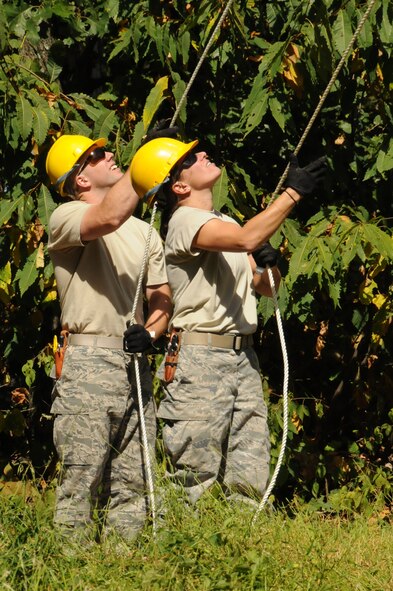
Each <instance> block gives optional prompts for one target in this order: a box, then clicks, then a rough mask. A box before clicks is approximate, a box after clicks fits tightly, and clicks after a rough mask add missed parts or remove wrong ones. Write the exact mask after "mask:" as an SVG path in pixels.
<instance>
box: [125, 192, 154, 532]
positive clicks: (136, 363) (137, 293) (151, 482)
mask: <svg viewBox="0 0 393 591" xmlns="http://www.w3.org/2000/svg"><path fill="white" fill-rule="evenodd" d="M156 210H157V204H156V203H154V205H153V209H152V214H151V220H150V224H149V230H148V233H147V237H146V245H145V250H144V253H143V258H142V264H141V268H140V271H139V278H138V283H137V286H136V290H135V297H134V303H133V306H132V311H131V319H130V324H134V321H135V314H136V310H137V307H138V302H139V297H140V294H141V292H142V282H143V278H144V276H145V270H146V266H147V260H148V255H149V248H150V241H151V235H152V232H153V223H154V218H155V215H156ZM139 355H140V354H138V353H134V354H133V355H132V357H133V359H134V369H135V380H136V384H137V393H138V405H139V421H140V424H141V435H142V449H143V454H144V458H145V464H146V477H147V485H148V489H149V501H150V503H149V506H150V512H151V519H152V524H153V536H154V537H155V536H156V533H157V520H156V500H155V494H154V480H153V473H152V469H151V459H150V448H149V442H148V440H147V434H146V421H145V413H144V411H143V398H142V387H141V378H140V371H139Z"/></svg>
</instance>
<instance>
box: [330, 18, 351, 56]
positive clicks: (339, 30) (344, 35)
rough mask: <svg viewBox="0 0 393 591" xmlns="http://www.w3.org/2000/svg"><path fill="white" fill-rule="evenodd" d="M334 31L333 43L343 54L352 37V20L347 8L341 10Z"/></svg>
mask: <svg viewBox="0 0 393 591" xmlns="http://www.w3.org/2000/svg"><path fill="white" fill-rule="evenodd" d="M332 33H333V44H334V46H335V48H336V49H337V51H338V52H339V54H340V55H342V54H343V53H344V51H345V49H346V48H347V46H348V44H349V42H350V40H351V38H352V27H351V20H350V17H349V15H348V12H347V10H345V9H342V10H339V12H338V15H337V18H336V20H335V22H334V24H333V27H332Z"/></svg>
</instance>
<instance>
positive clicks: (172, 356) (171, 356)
mask: <svg viewBox="0 0 393 591" xmlns="http://www.w3.org/2000/svg"><path fill="white" fill-rule="evenodd" d="M181 344H183V345H202V346H209V347H217V348H221V349H232V350H233V351H241V350H242V349H247V347H252V346H253V344H254V337H253V335H251V334H250V335H234V334H215V333H213V332H183V331H181V330H179V329H176V328H173V329H172V331H171V333H170V337H169V344H168V350H167V355H166V357H165V373H164V378H165V382H166V383H167V384H170V383H171V382H172V381H173V378H174V377H175V373H176V369H177V363H178V358H179V353H180V346H181Z"/></svg>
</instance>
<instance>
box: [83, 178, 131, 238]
mask: <svg viewBox="0 0 393 591" xmlns="http://www.w3.org/2000/svg"><path fill="white" fill-rule="evenodd" d="M138 203H139V197H138V195H137V194H136V192H135V191H134V188H133V186H132V184H131V177H130V174H129V171H128V170H127V171H126V172H125V174H124V175H123V176H122V177H121V178H120V179H119V180H118V181H117V183H116V184H115V185H113V187H111V188H110V189H109V190H108V192H107V193H106V195H105V197H104V198H103V199H102V200H101V201H100V202H98V203H93V204H92V205H91V206H90V207H89V208H88V209H87V211H86V214H85V215H84V217H83V219H82V222H81V239H82V240H83V241H89V240H95V239H96V238H99V237H101V236H105V235H106V234H110V233H111V232H114V231H115V230H117V229H118V228H119V227H120V226H121V225H122V224H123V223H124V222H125V221H126V220H127V219H128V218H129V217H130V216H131V215H132V214H133V213H134V211H135V209H136V207H137V205H138Z"/></svg>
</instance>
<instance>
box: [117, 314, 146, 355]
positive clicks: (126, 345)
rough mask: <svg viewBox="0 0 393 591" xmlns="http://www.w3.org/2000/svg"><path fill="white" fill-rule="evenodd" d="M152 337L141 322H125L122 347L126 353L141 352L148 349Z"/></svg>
mask: <svg viewBox="0 0 393 591" xmlns="http://www.w3.org/2000/svg"><path fill="white" fill-rule="evenodd" d="M152 344H153V339H152V338H151V336H150V333H149V331H147V330H146V328H145V327H144V326H142V324H131V326H130V322H129V321H128V322H127V330H126V331H124V335H123V349H124V351H125V352H126V353H143V352H144V351H147V349H150V347H151V346H152Z"/></svg>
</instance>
